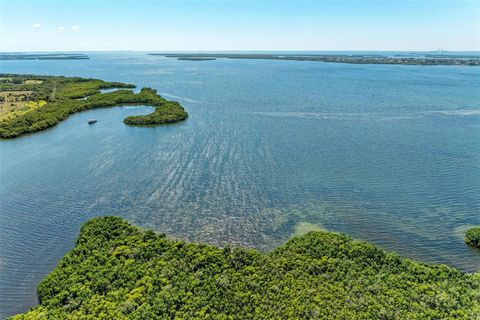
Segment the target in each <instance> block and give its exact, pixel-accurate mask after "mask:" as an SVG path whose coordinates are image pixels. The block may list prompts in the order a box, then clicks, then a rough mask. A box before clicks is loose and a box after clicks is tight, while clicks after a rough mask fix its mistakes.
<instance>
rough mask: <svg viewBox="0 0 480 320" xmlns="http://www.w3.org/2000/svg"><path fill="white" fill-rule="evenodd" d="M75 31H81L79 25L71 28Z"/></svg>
mask: <svg viewBox="0 0 480 320" xmlns="http://www.w3.org/2000/svg"><path fill="white" fill-rule="evenodd" d="M71 29H72V30H73V31H77V30H78V29H80V26H79V25H78V24H76V25H74V26H72V28H71Z"/></svg>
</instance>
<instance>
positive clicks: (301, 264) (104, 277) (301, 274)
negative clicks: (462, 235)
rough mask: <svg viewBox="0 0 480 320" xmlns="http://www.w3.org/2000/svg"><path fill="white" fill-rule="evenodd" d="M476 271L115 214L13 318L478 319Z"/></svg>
mask: <svg viewBox="0 0 480 320" xmlns="http://www.w3.org/2000/svg"><path fill="white" fill-rule="evenodd" d="M479 288H480V274H478V273H475V274H466V273H463V272H460V271H458V270H456V269H454V268H451V267H448V266H446V265H429V264H424V263H418V262H413V261H411V260H408V259H404V258H401V257H399V256H398V255H396V254H392V253H387V252H385V251H383V250H381V249H378V248H376V247H375V246H374V245H371V244H369V243H366V242H363V241H355V240H353V239H352V238H350V237H349V236H347V235H343V234H336V233H329V232H319V231H312V232H309V233H307V234H305V235H303V236H299V237H294V238H292V239H291V240H289V241H288V242H287V243H285V244H284V245H282V246H280V247H278V248H277V249H275V250H274V251H272V252H269V253H261V252H259V251H256V250H253V249H247V248H243V247H230V246H227V247H224V248H218V247H215V246H211V245H206V244H201V243H187V242H184V241H181V240H174V239H170V238H168V237H167V236H165V234H159V233H155V232H153V231H150V230H143V229H140V228H138V227H135V226H133V225H130V224H129V223H128V222H126V221H125V220H123V219H121V218H118V217H100V218H94V219H92V220H90V221H88V222H87V223H85V224H84V225H83V227H82V228H81V231H80V236H79V237H78V239H77V241H76V246H75V248H74V249H73V250H72V251H70V252H69V253H68V254H67V255H66V256H65V257H64V258H63V259H61V261H60V262H59V264H58V265H57V267H56V268H55V270H53V271H52V272H51V273H50V274H49V275H48V276H47V277H46V278H45V279H44V280H43V281H42V282H41V283H40V285H39V286H38V299H39V303H40V305H39V306H37V307H34V308H32V309H31V310H30V311H28V312H27V313H25V314H21V315H17V316H14V317H12V318H11V319H14V320H20V319H138V320H140V319H476V317H477V316H478V315H479V314H480V301H479V299H478V293H479V292H478V289H479Z"/></svg>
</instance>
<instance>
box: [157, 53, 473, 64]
mask: <svg viewBox="0 0 480 320" xmlns="http://www.w3.org/2000/svg"><path fill="white" fill-rule="evenodd" d="M150 55H153V56H164V57H170V58H177V59H178V60H193V61H203V60H215V59H219V58H224V59H260V60H294V61H318V62H336V63H351V64H399V65H427V66H436V65H464V66H480V56H475V55H439V54H424V55H422V56H409V55H395V56H384V55H380V54H378V55H375V54H371V55H344V54H343V55H334V54H331V55H330V54H323V55H320V54H292V53H290V54H262V53H150Z"/></svg>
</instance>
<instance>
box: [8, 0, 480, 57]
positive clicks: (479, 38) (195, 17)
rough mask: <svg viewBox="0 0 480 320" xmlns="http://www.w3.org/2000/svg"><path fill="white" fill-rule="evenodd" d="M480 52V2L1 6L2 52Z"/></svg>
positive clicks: (228, 0) (115, 0) (117, 0)
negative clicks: (440, 50) (438, 50)
mask: <svg viewBox="0 0 480 320" xmlns="http://www.w3.org/2000/svg"><path fill="white" fill-rule="evenodd" d="M437 49H442V50H451V51H453V50H457V51H469V50H480V0H470V1H459V0H454V1H448V0H438V1H433V0H430V1H418V0H417V1H416V0H377V1H362V0H353V1H341V0H336V1H328V0H313V1H308V0H296V1H287V0H277V1H274V0H269V1H253V0H245V1H232V0H218V1H202V0H176V1H154V0H150V1H141V0H140V1H138V0H137V1H128V0H109V1H99V0H96V1H94V0H83V1H78V0H64V1H59V0H58V1H41V0H40V1H18V0H17V1H6V0H0V51H123V50H133V51H224V50H267V51H268V50H270V51H287V50H292V51H300V50H309V51H310V50H399V51H401V50H418V51H430V50H437Z"/></svg>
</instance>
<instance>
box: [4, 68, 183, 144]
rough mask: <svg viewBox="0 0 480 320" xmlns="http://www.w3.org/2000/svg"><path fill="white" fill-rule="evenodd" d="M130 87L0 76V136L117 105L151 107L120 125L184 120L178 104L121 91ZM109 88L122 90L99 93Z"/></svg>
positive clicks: (150, 93) (148, 92) (73, 79)
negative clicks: (150, 110)
mask: <svg viewBox="0 0 480 320" xmlns="http://www.w3.org/2000/svg"><path fill="white" fill-rule="evenodd" d="M134 87H135V86H134V85H131V84H125V83H120V82H105V81H102V80H96V79H83V78H77V77H54V76H34V75H16V74H0V97H1V98H2V99H1V101H0V104H1V105H0V107H1V108H0V111H1V112H0V137H1V138H13V137H17V136H19V135H22V134H25V133H31V132H36V131H40V130H43V129H46V128H49V127H51V126H54V125H55V124H57V123H58V122H60V121H62V120H64V119H66V118H67V117H68V116H69V115H71V114H73V113H75V112H79V111H83V110H88V109H93V108H104V107H113V106H121V105H138V104H142V105H150V106H153V107H154V108H155V110H154V111H153V112H152V113H151V114H148V115H144V116H133V117H127V118H126V119H125V121H124V122H125V123H126V124H129V125H154V124H165V123H172V122H177V121H181V120H184V119H186V118H187V116H188V114H187V112H186V111H185V110H184V109H183V107H182V106H181V105H180V104H179V103H177V102H173V101H168V100H166V99H164V98H162V97H161V96H159V95H158V94H157V92H156V90H154V89H151V88H143V89H142V90H141V91H140V92H139V93H137V94H135V93H134V92H133V91H131V90H125V88H134ZM109 88H120V89H122V88H123V90H117V91H114V92H110V93H101V91H100V90H101V89H109ZM7 98H8V99H10V101H7V100H6V99H7ZM32 102H38V103H32ZM40 102H41V103H40Z"/></svg>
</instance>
